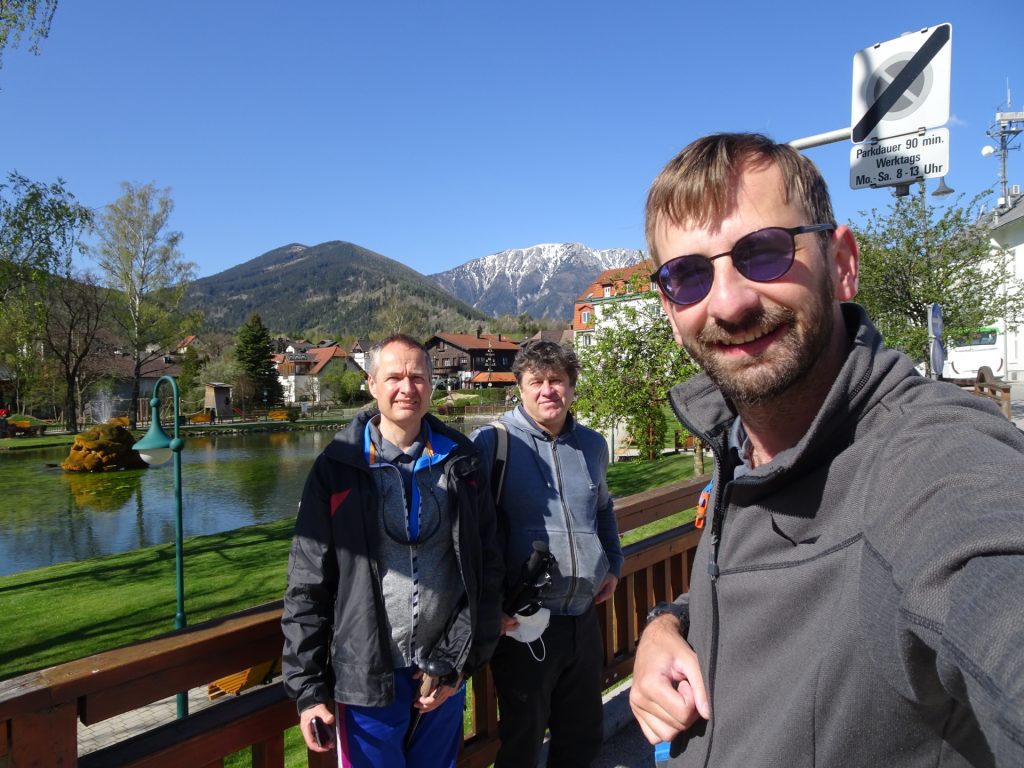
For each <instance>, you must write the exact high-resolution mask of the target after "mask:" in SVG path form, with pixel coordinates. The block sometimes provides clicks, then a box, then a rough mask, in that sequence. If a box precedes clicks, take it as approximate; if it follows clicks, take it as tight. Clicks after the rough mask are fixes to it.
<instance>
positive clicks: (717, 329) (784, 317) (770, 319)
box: [697, 307, 796, 346]
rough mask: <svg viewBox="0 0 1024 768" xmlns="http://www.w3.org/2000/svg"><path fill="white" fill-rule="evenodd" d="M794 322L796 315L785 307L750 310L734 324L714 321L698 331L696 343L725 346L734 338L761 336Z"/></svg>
mask: <svg viewBox="0 0 1024 768" xmlns="http://www.w3.org/2000/svg"><path fill="white" fill-rule="evenodd" d="M795 322H796V313H795V312H794V311H793V310H791V309H788V308H787V307H767V308H764V307H760V308H758V309H754V310H751V311H750V312H748V313H747V314H746V315H744V316H743V317H741V318H740V319H739V320H737V321H736V322H727V321H724V320H714V321H713V323H712V324H709V325H706V326H704V327H703V328H701V329H700V331H699V332H698V334H697V341H698V342H699V343H700V344H703V345H706V346H707V345H712V344H727V343H729V342H731V341H732V340H733V339H734V338H735V337H736V336H741V335H748V334H750V333H751V332H754V333H756V334H757V335H758V336H763V335H765V334H766V333H769V332H770V331H773V330H775V329H776V328H778V327H779V326H781V325H787V324H789V325H791V324H794V323H795Z"/></svg>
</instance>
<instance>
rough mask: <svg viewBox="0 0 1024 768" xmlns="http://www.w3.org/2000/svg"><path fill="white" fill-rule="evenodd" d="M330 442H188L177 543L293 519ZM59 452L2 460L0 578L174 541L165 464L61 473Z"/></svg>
mask: <svg viewBox="0 0 1024 768" xmlns="http://www.w3.org/2000/svg"><path fill="white" fill-rule="evenodd" d="M332 437H333V434H332V433H330V432H287V433H263V434H247V435H232V436H217V437H197V438H189V439H188V440H187V441H186V443H185V450H184V451H183V452H182V505H183V510H184V525H185V536H186V537H189V536H197V535H201V534H209V533H218V532H221V531H228V530H232V529H234V528H240V527H242V526H246V525H252V524H254V523H262V522H270V521H272V520H279V519H282V518H287V517H292V516H294V515H295V511H296V509H297V507H298V502H299V496H300V495H301V493H302V485H303V482H304V481H305V477H306V473H307V472H308V471H309V467H310V466H311V465H312V463H313V460H314V459H315V458H316V456H317V454H318V453H319V452H320V451H321V450H323V448H324V446H326V444H327V442H328V441H330V439H331V438H332ZM66 455H67V448H66V447H64V448H57V449H47V450H44V451H30V452H27V453H25V452H19V451H10V452H3V453H0V499H2V502H0V575H6V574H10V573H17V572H20V571H25V570H29V569H32V568H39V567H42V566H46V565H53V564H55V563H61V562H68V561H72V560H81V559H85V558H89V557H95V556H97V555H105V554H113V553H115V552H124V551H127V550H130V549H136V548H138V547H144V546H150V545H153V544H163V543H168V542H172V541H173V540H174V473H173V468H172V465H171V464H170V463H168V464H166V465H163V466H160V467H152V468H150V469H146V470H125V471H121V472H110V473H103V474H77V473H65V472H62V471H61V470H60V469H58V468H54V467H53V465H55V464H59V463H60V462H61V461H62V460H63V459H64V457H65V456H66Z"/></svg>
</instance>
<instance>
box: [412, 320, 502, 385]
mask: <svg viewBox="0 0 1024 768" xmlns="http://www.w3.org/2000/svg"><path fill="white" fill-rule="evenodd" d="M424 346H426V348H427V352H428V353H429V354H430V361H431V364H432V365H433V368H434V386H435V387H442V388H444V387H450V388H452V389H464V388H467V387H481V386H482V387H487V386H501V387H506V386H511V385H512V384H515V376H513V375H512V361H513V360H514V359H515V356H516V352H518V351H519V344H518V343H516V342H514V341H512V340H510V339H508V338H505V337H504V336H502V335H501V334H500V333H499V334H497V335H495V334H488V333H484V332H483V329H482V328H477V330H476V335H475V336H474V335H472V334H468V333H438V334H435V335H434V336H431V337H430V339H429V340H428V341H427V343H426V344H425V345H424Z"/></svg>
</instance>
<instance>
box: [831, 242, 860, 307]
mask: <svg viewBox="0 0 1024 768" xmlns="http://www.w3.org/2000/svg"><path fill="white" fill-rule="evenodd" d="M832 243H833V246H832V247H833V248H834V249H835V254H834V256H833V258H832V259H831V260H830V265H831V268H832V270H833V272H832V277H833V285H834V286H835V297H836V300H837V301H852V300H853V298H854V297H855V296H856V295H857V288H858V271H857V270H858V267H859V265H860V254H859V251H858V248H857V240H856V238H855V237H854V236H853V232H852V231H850V228H849V227H847V226H845V225H841V226H838V227H836V231H835V232H833V233H832Z"/></svg>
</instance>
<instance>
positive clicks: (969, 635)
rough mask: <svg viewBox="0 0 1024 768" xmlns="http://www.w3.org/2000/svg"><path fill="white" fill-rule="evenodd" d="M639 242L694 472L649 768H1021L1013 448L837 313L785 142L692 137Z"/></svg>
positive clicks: (816, 227)
mask: <svg viewBox="0 0 1024 768" xmlns="http://www.w3.org/2000/svg"><path fill="white" fill-rule="evenodd" d="M646 230H647V240H648V244H649V246H650V251H651V255H652V256H653V258H654V261H655V264H656V265H657V271H656V272H655V274H654V276H653V278H654V280H655V281H656V282H657V284H658V286H659V289H660V293H661V300H662V305H663V307H664V310H665V313H666V315H667V316H668V319H669V322H670V323H671V325H672V328H673V331H674V333H675V337H676V341H677V342H678V343H679V344H680V345H682V346H683V347H685V348H686V350H687V351H688V352H689V354H690V355H691V356H692V357H693V358H694V359H695V360H696V361H697V362H698V363H700V365H701V366H702V367H703V369H704V373H703V374H701V375H700V376H698V377H696V378H694V379H692V380H690V381H688V382H685V383H683V384H681V385H678V386H677V387H675V388H673V390H672V391H671V393H670V401H671V403H672V406H673V408H674V409H675V411H676V413H677V415H678V416H679V418H680V420H681V421H682V422H683V423H684V424H685V425H686V427H687V428H688V429H689V430H690V431H691V432H692V433H693V434H695V435H696V436H698V437H699V438H700V439H701V440H702V441H704V442H705V443H706V444H707V445H708V446H710V447H711V449H712V451H713V452H714V456H715V471H714V476H713V484H712V491H711V501H710V503H709V504H708V509H707V523H706V524H705V528H704V534H703V536H702V538H701V541H700V544H699V546H698V549H697V554H696V559H695V562H694V567H693V571H692V575H691V582H690V591H689V593H687V594H685V595H682V596H680V597H679V598H678V599H677V600H676V601H675V602H674V603H662V604H659V605H658V606H656V608H655V609H654V610H653V611H652V612H651V614H650V616H649V617H648V622H647V626H646V629H645V630H644V632H643V635H642V637H641V640H640V643H639V646H638V649H637V655H636V662H635V666H634V681H633V686H632V690H631V693H630V702H631V705H632V708H633V712H634V714H635V715H636V717H637V719H638V720H639V722H640V725H641V728H642V729H643V732H644V734H645V735H646V737H647V738H648V739H649V740H650V741H651V742H652V743H656V742H663V741H670V742H671V748H670V752H671V755H672V758H671V761H670V764H671V765H672V766H708V765H713V766H716V768H721V767H724V768H730V767H731V766H744V767H745V766H761V765H764V766H768V765H773V766H838V765H844V766H929V767H933V766H963V765H977V766H983V765H984V766H989V765H1000V766H1020V765H1024V685H1022V684H1021V680H1022V671H1024V667H1022V664H1021V659H1022V658H1024V657H1022V655H1021V648H1024V619H1022V617H1024V511H1022V509H1024V505H1022V504H1021V501H1020V478H1021V477H1022V476H1024V436H1022V434H1021V432H1020V431H1019V430H1017V429H1016V428H1015V427H1014V426H1013V425H1012V424H1011V423H1009V422H1008V421H1007V420H1006V419H1005V418H1004V417H1003V416H1002V415H1001V414H1000V413H999V412H998V410H997V409H996V408H994V407H993V406H992V405H991V404H989V403H988V402H986V401H985V400H984V399H982V398H979V397H976V396H973V395H970V394H966V393H963V392H961V390H960V389H959V388H957V387H955V386H952V385H950V384H944V383H939V382H935V381H931V380H928V379H925V378H923V377H921V376H919V375H918V374H917V373H916V372H915V370H914V366H913V362H912V361H911V360H910V359H908V358H907V357H906V356H904V355H903V354H901V353H899V352H896V351H893V350H890V349H887V348H886V347H885V345H884V343H883V342H882V339H881V336H880V334H879V333H878V331H877V330H876V329H875V328H874V327H873V325H872V324H871V322H870V320H869V319H868V318H867V316H866V315H865V313H864V311H863V310H862V309H861V308H860V307H858V306H857V305H855V304H852V303H845V302H848V301H849V300H851V299H853V297H854V296H855V294H856V292H857V283H858V260H857V244H856V242H855V240H854V237H853V234H852V233H851V232H850V230H849V229H848V228H847V227H845V226H841V225H836V224H835V219H834V216H833V213H832V207H831V202H830V200H829V196H828V191H827V188H826V185H825V182H824V180H823V179H822V178H821V175H820V174H819V172H818V170H817V169H816V168H815V167H814V165H813V164H812V163H811V162H810V161H809V160H807V159H806V158H804V157H803V156H801V155H800V154H799V153H798V152H796V151H795V150H793V149H792V148H790V147H787V146H784V145H779V144H776V143H774V142H772V141H770V140H769V139H767V138H765V137H763V136H759V135H753V134H719V135H713V136H708V137H705V138H702V139H699V140H697V141H695V142H694V143H692V144H691V145H690V146H688V147H687V148H686V149H684V150H683V151H682V152H681V153H680V154H679V155H678V156H677V157H676V158H674V159H673V160H672V161H671V162H670V163H669V164H668V165H667V166H666V167H665V169H664V170H663V171H662V172H661V174H660V175H659V176H658V178H657V179H655V181H654V183H653V185H652V187H651V190H650V192H649V195H648V201H647V225H646Z"/></svg>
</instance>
